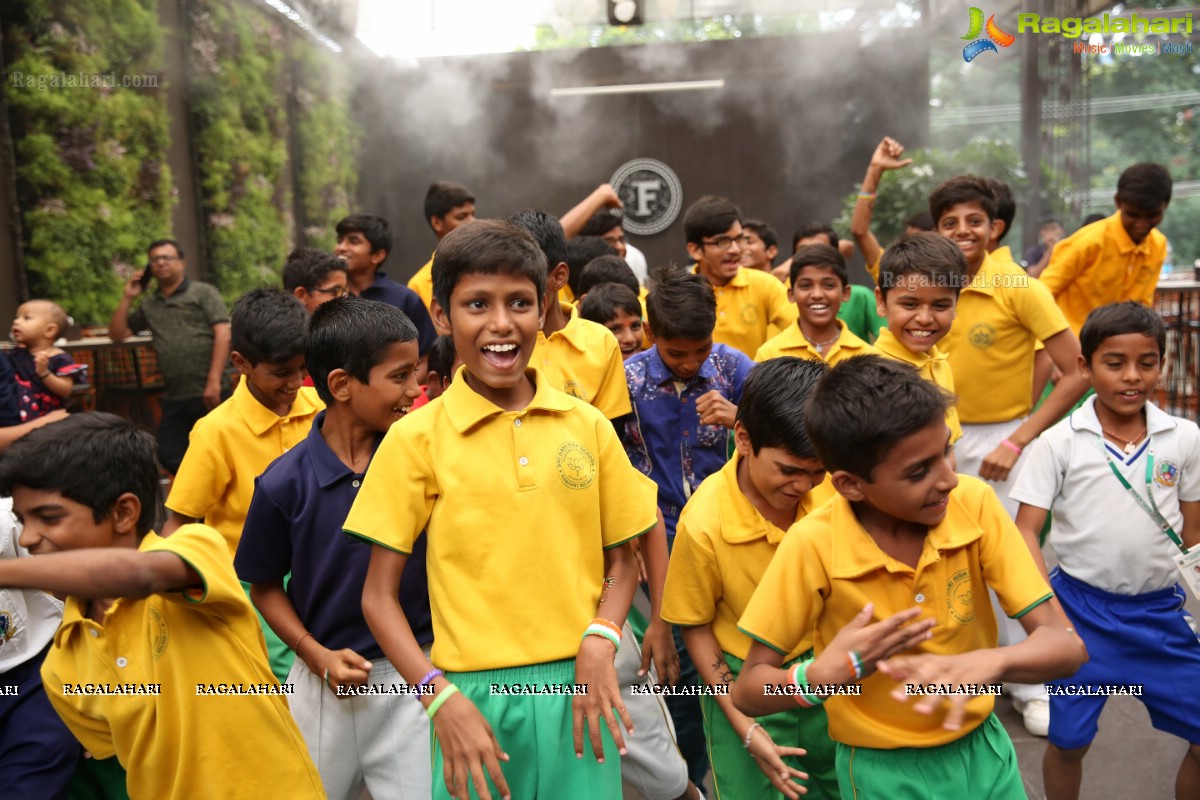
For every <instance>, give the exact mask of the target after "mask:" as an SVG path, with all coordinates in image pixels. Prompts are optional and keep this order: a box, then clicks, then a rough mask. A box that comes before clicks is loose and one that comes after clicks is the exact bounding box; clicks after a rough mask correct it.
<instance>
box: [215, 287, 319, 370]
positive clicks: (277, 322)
mask: <svg viewBox="0 0 1200 800" xmlns="http://www.w3.org/2000/svg"><path fill="white" fill-rule="evenodd" d="M307 325H308V312H307V311H305V310H304V304H303V303H301V302H300V301H299V300H297V299H296V298H295V297H294V296H293V295H290V294H288V293H287V292H285V291H283V290H282V289H251V290H250V291H249V292H246V294H244V295H242V296H241V297H240V298H238V301H237V302H236V303H234V304H233V310H232V311H230V314H229V327H230V333H229V335H230V338H231V339H232V342H231V347H232V348H233V352H235V353H240V354H241V355H242V357H243V358H245V359H246V360H247V361H249V362H250V364H251V366H254V365H257V364H260V363H262V362H264V361H265V362H267V363H269V364H286V363H287V362H289V361H291V360H292V359H293V358H295V357H296V356H300V355H304V336H305V333H306V330H307Z"/></svg>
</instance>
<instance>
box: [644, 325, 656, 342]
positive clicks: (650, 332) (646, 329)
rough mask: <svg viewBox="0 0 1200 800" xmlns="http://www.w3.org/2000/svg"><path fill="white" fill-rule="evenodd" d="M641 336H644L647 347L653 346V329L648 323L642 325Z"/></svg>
mask: <svg viewBox="0 0 1200 800" xmlns="http://www.w3.org/2000/svg"><path fill="white" fill-rule="evenodd" d="M642 336H644V337H646V346H647V347H654V331H653V330H652V329H651V328H650V325H649V323H647V324H646V325H643V326H642Z"/></svg>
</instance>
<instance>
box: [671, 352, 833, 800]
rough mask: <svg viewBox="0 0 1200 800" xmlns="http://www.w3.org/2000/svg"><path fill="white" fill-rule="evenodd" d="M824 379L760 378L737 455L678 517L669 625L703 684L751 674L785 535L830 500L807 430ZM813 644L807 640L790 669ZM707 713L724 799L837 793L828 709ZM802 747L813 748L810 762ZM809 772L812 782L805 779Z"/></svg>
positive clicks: (746, 398)
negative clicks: (747, 622)
mask: <svg viewBox="0 0 1200 800" xmlns="http://www.w3.org/2000/svg"><path fill="white" fill-rule="evenodd" d="M824 374H825V366H824V365H823V364H821V363H820V362H819V361H813V360H808V359H799V358H776V359H772V360H770V361H767V362H764V363H762V364H759V365H758V366H756V367H755V368H754V369H753V370H751V372H750V377H749V378H747V380H746V388H745V391H744V393H743V395H742V402H741V403H740V404H739V405H738V410H737V418H736V422H735V423H734V428H733V431H734V441H735V443H736V445H737V452H736V454H735V455H734V457H733V459H732V460H731V461H729V463H728V464H726V465H725V466H724V467H723V468H722V469H721V470H720V471H719V472H717V473H715V474H713V475H711V476H709V477H708V478H706V479H705V481H704V482H703V483H702V484H700V486H699V488H697V489H696V491H695V493H694V494H692V496H691V498H690V499H689V500H688V502H687V505H685V506H684V508H683V513H682V514H680V517H679V523H678V526H677V528H676V533H675V550H674V553H673V554H672V556H671V561H670V563H669V565H668V567H667V583H666V588H665V589H664V591H663V608H662V617H663V619H664V620H665V621H667V622H669V623H671V624H672V625H680V626H682V629H683V641H684V644H686V645H687V650H688V655H689V656H691V659H692V661H693V662H694V663H695V664H696V671H697V672H698V673H699V676H700V680H701V682H702V683H703V684H705V685H708V686H727V685H728V684H729V683H730V682H731V681H732V680H733V679H734V678H736V677H737V675H738V673H739V672H740V671H741V667H742V660H743V659H744V658H745V657H746V653H747V651H748V650H749V649H750V642H751V640H750V638H749V637H748V636H746V635H745V634H743V633H742V632H740V631H739V630H738V629H737V621H738V618H739V617H741V615H742V611H744V610H745V608H746V604H747V603H748V602H749V601H750V596H751V595H752V594H753V593H754V588H755V587H756V586H757V585H758V581H759V579H760V578H761V577H762V574H763V572H764V571H765V570H766V568H767V564H769V563H770V561H771V557H772V556H773V555H774V554H775V548H776V547H777V546H778V544H779V541H780V539H782V538H783V534H784V531H786V530H787V529H788V528H790V527H791V526H792V524H793V523H794V522H796V521H797V520H800V519H803V518H804V516H805V515H806V514H808V513H809V512H810V511H812V510H813V509H814V508H816V507H818V506H819V505H820V504H821V503H822V502H823V501H825V500H827V499H828V498H829V497H830V495H831V493H830V492H829V490H828V489H827V488H825V487H821V486H820V484H821V482H822V481H823V480H824V479H825V468H824V467H823V466H821V462H820V461H819V460H817V458H816V451H815V450H814V449H813V446H812V442H811V440H810V439H809V438H808V434H807V433H806V432H805V430H804V406H805V403H806V402H807V401H808V399H809V397H810V396H811V394H812V390H813V388H814V387H815V386H816V384H817V381H819V380H820V379H821V376H822V375H824ZM810 647H811V642H810V641H808V640H805V641H803V642H799V643H797V646H796V648H794V652H790V653H789V654H788V658H787V660H788V661H791V660H794V659H795V658H796V657H798V656H800V655H801V654H803V653H804V652H805V651H807V650H808V649H809V648H810ZM700 708H701V711H702V713H703V717H704V735H705V738H706V739H707V741H708V755H709V760H710V762H711V763H712V772H713V787H714V788H715V790H716V796H717V797H723V796H726V795H728V796H737V797H755V798H771V797H781V796H783V792H784V791H785V790H786V789H787V788H792V789H794V788H795V787H796V786H797V785H798V783H805V784H806V785H807V786H808V794H807V796H808V797H828V798H835V799H836V798H837V797H838V796H839V795H838V786H837V775H836V773H835V770H834V763H833V742H832V741H831V740H830V739H829V731H828V723H827V722H826V719H825V712H824V710H822V709H819V708H818V709H811V710H802V709H792V711H790V712H788V713H786V714H773V715H771V716H770V717H764V718H763V719H762V720H755V719H753V718H751V717H747V716H746V715H744V714H742V713H740V712H739V711H737V709H735V708H734V707H733V700H732V698H730V697H729V696H728V695H717V696H713V697H709V696H702V697H701V698H700ZM798 748H803V749H804V751H807V752H806V753H804V755H803V757H802V758H796V756H798V755H801V753H802V751H801V750H799V749H798ZM800 770H806V771H807V773H808V775H809V780H808V781H806V782H801V781H799V776H800V774H801V773H800ZM784 774H786V775H787V779H786V780H785V779H784V778H783V777H782V775H784Z"/></svg>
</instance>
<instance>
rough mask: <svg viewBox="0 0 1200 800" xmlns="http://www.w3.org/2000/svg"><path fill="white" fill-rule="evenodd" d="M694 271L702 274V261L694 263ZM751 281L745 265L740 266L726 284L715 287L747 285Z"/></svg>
mask: <svg viewBox="0 0 1200 800" xmlns="http://www.w3.org/2000/svg"><path fill="white" fill-rule="evenodd" d="M692 272H694V273H696V274H697V275H699V274H700V263H699V262H696V263H695V264H692ZM749 283H750V280H749V279H748V278H747V277H746V269H745V267H738V271H737V272H735V273H734V274H733V277H732V278H730V279H729V283H727V284H725V286H714V287H713V288H714V289H724V288H726V287H727V286H746V285H748V284H749Z"/></svg>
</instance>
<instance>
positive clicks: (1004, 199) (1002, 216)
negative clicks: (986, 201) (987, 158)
mask: <svg viewBox="0 0 1200 800" xmlns="http://www.w3.org/2000/svg"><path fill="white" fill-rule="evenodd" d="M987 184H988V188H990V189H991V190H992V194H993V195H995V196H996V219H998V220H1000V221H1001V222H1003V223H1004V232H1003V233H1001V234H1000V238H999V239H997V240H996V241H998V242H1003V241H1004V237H1005V236H1008V232H1009V231H1010V230H1012V224H1013V218H1014V217H1016V216H1017V199H1016V198H1015V197H1013V193H1012V189H1010V188H1009V186H1008V184H1007V183H1005V182H1004V181H1002V180H1000V179H999V178H988V179H987Z"/></svg>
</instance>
